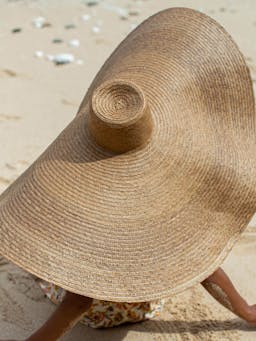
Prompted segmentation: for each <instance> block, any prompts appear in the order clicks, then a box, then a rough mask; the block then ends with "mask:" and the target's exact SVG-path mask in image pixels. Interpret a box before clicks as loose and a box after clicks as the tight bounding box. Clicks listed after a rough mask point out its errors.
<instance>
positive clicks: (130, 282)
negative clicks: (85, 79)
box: [0, 8, 256, 302]
mask: <svg viewBox="0 0 256 341" xmlns="http://www.w3.org/2000/svg"><path fill="white" fill-rule="evenodd" d="M255 127H256V125H255V111H254V98H253V90H252V82H251V78H250V75H249V71H248V69H247V67H246V64H245V61H244V58H243V56H242V55H241V53H240V52H239V49H238V48H237V46H236V44H235V43H234V42H233V40H232V39H231V37H230V36H229V35H228V34H227V32H226V31H225V30H224V29H223V28H222V27H221V26H220V25H219V24H217V23H216V22H215V21H214V20H212V19H211V18H209V17H208V16H206V15H204V14H202V13H199V12H196V11H194V10H190V9H185V8H172V9H168V10H165V11H162V12H159V13H157V14H156V15H154V16H152V17H150V18H149V19H147V20H146V21H144V22H143V23H142V24H141V25H140V26H139V27H137V28H136V29H135V30H134V31H133V32H132V33H131V34H129V35H128V37H127V38H126V39H125V40H124V41H123V42H122V43H121V44H120V45H119V46H118V47H117V49H116V50H115V51H114V52H113V54H112V55H111V56H110V57H109V59H108V60H107V61H106V63H105V64H104V65H103V67H102V68H101V70H100V71H99V73H98V74H97V76H96V77H95V79H94V81H93V83H92V84H91V86H90V88H89V90H88V91H87V94H86V96H85V98H84V100H83V102H82V104H81V106H80V108H79V111H78V114H77V115H76V117H75V118H74V119H73V120H72V121H71V123H70V124H69V125H68V126H67V127H66V128H65V129H64V130H63V131H62V133H61V134H60V135H59V136H58V137H57V138H56V139H55V140H54V141H53V142H52V144H51V145H50V146H49V147H48V148H47V149H46V151H45V152H44V153H43V154H42V155H41V156H40V157H39V158H38V159H37V160H36V161H35V162H34V163H33V164H32V165H31V166H30V167H29V168H28V169H27V170H26V171H25V172H24V173H23V174H22V175H21V176H20V177H19V178H18V179H17V180H16V181H15V182H14V183H13V184H11V186H10V187H9V188H7V190H6V191H5V192H4V193H3V194H2V195H1V196H0V250H1V251H0V252H1V253H2V254H3V255H4V256H5V257H7V258H8V259H10V260H11V261H13V262H14V263H16V264H18V265H19V266H21V267H23V268H25V269H26V270H28V271H30V272H31V273H33V274H35V275H37V276H39V277H41V278H43V279H45V280H47V281H51V282H54V283H56V284H58V285H60V286H62V287H63V288H65V289H67V290H70V291H72V292H75V293H79V294H82V295H87V296H90V297H94V298H97V299H104V300H112V301H125V302H139V301H149V300H153V299H158V298H164V297H168V296H170V295H172V294H175V293H177V292H179V291H182V290H184V289H186V288H188V287H190V286H192V285H194V284H195V283H198V282H200V281H202V280H203V279H205V278H206V277H207V276H208V275H209V274H210V273H212V272H213V271H214V270H215V269H216V268H217V267H218V266H219V265H220V264H221V263H222V262H223V260H224V259H225V257H226V256H227V254H228V252H229V251H230V249H231V248H232V246H233V245H234V243H235V241H236V240H237V238H238V237H239V235H240V233H241V232H242V231H243V229H244V228H245V227H246V225H247V224H248V222H249V221H250V219H251V218H252V216H253V214H254V212H255V211H256V161H255V152H256V143H255V142H256V131H255V130H256V129H255Z"/></svg>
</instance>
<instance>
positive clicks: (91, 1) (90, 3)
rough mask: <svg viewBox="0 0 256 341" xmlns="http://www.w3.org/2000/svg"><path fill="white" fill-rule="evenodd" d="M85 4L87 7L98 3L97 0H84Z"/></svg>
mask: <svg viewBox="0 0 256 341" xmlns="http://www.w3.org/2000/svg"><path fill="white" fill-rule="evenodd" d="M85 4H86V5H87V6H88V7H92V6H96V5H98V4H99V0H87V1H85Z"/></svg>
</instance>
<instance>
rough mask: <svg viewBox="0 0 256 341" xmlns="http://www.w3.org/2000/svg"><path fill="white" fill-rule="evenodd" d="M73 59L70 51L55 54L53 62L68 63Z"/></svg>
mask: <svg viewBox="0 0 256 341" xmlns="http://www.w3.org/2000/svg"><path fill="white" fill-rule="evenodd" d="M74 60H75V57H74V56H73V54H71V53H60V54H56V55H55V56H54V58H53V62H54V63H55V64H56V65H62V64H69V63H72V62H73V61H74Z"/></svg>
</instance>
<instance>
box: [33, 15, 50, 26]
mask: <svg viewBox="0 0 256 341" xmlns="http://www.w3.org/2000/svg"><path fill="white" fill-rule="evenodd" d="M32 23H33V25H34V27H36V28H43V27H48V26H51V24H50V23H49V22H47V21H46V19H45V18H44V17H37V18H34V19H33V20H32Z"/></svg>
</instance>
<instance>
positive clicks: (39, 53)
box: [34, 51, 44, 58]
mask: <svg viewBox="0 0 256 341" xmlns="http://www.w3.org/2000/svg"><path fill="white" fill-rule="evenodd" d="M34 56H35V57H36V58H43V56H44V53H43V51H35V53H34Z"/></svg>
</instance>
